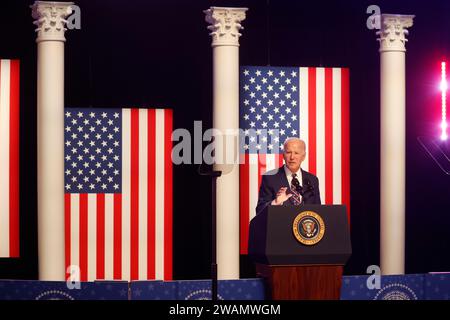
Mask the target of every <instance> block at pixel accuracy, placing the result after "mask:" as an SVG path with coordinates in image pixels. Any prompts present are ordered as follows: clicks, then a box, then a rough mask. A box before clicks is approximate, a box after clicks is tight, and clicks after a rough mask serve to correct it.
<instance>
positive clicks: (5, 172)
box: [0, 60, 11, 257]
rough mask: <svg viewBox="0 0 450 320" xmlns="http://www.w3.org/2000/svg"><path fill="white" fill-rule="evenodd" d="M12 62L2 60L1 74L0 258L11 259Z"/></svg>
mask: <svg viewBox="0 0 450 320" xmlns="http://www.w3.org/2000/svg"><path fill="white" fill-rule="evenodd" d="M10 67H11V63H10V60H1V74H0V81H1V82H0V257H9V256H10V252H9V215H10V213H9V211H10V209H9V177H10V173H9V169H10V168H9V137H10V127H9V120H10V97H9V95H10V70H11V68H10Z"/></svg>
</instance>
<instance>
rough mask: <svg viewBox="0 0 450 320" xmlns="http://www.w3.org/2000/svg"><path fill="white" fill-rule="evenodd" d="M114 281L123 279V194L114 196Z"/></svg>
mask: <svg viewBox="0 0 450 320" xmlns="http://www.w3.org/2000/svg"><path fill="white" fill-rule="evenodd" d="M113 253H114V280H121V279H122V194H120V193H116V194H114V252H113Z"/></svg>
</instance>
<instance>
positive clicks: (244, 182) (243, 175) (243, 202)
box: [239, 154, 250, 254]
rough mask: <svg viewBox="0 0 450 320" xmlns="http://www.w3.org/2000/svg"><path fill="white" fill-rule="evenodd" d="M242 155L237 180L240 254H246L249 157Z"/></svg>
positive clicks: (248, 217)
mask: <svg viewBox="0 0 450 320" xmlns="http://www.w3.org/2000/svg"><path fill="white" fill-rule="evenodd" d="M241 156H243V157H244V162H243V163H242V164H241V165H240V166H239V176H240V177H239V181H240V185H241V188H240V201H239V205H240V213H241V214H240V220H241V240H240V244H241V245H240V247H241V250H240V251H241V254H247V246H248V231H249V230H248V228H249V223H250V216H249V212H250V204H249V199H250V192H249V186H250V179H249V174H250V172H249V171H250V170H249V164H248V162H249V157H248V154H244V155H241Z"/></svg>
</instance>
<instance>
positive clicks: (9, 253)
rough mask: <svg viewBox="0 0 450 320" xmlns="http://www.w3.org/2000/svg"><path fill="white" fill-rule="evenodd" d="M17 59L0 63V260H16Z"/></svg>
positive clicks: (17, 180)
mask: <svg viewBox="0 0 450 320" xmlns="http://www.w3.org/2000/svg"><path fill="white" fill-rule="evenodd" d="M19 118H20V115H19V60H5V59H2V60H0V258H9V257H11V258H16V257H19V247H20V245H19Z"/></svg>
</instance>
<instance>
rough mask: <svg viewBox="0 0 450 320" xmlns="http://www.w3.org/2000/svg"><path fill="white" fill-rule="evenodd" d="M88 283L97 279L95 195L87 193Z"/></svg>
mask: <svg viewBox="0 0 450 320" xmlns="http://www.w3.org/2000/svg"><path fill="white" fill-rule="evenodd" d="M87 198H88V221H87V224H88V225H87V232H88V239H87V241H88V243H87V245H88V252H87V255H88V272H87V277H88V281H94V280H96V279H97V194H94V193H88V196H87Z"/></svg>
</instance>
